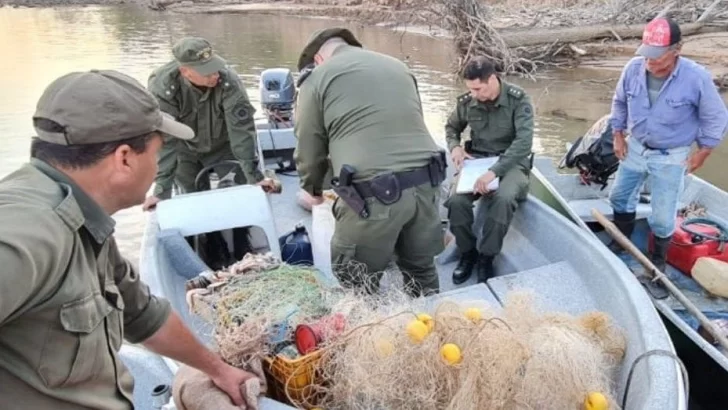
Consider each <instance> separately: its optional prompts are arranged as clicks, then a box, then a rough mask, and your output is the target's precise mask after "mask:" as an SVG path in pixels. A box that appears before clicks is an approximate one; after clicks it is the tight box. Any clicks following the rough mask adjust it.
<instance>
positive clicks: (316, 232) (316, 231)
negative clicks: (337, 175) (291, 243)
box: [311, 199, 336, 278]
mask: <svg viewBox="0 0 728 410" xmlns="http://www.w3.org/2000/svg"><path fill="white" fill-rule="evenodd" d="M332 205H333V201H332V200H330V199H326V200H325V201H324V202H323V203H321V204H319V205H314V206H313V207H312V209H311V214H312V217H313V221H312V223H311V231H312V232H311V247H312V248H313V263H314V266H316V268H318V269H319V270H320V271H321V272H322V273H323V274H325V275H326V276H327V277H330V278H333V277H334V276H333V273H332V272H331V237H332V236H334V227H335V225H336V220H335V219H334V214H333V213H332Z"/></svg>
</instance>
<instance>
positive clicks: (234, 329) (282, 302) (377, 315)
mask: <svg viewBox="0 0 728 410" xmlns="http://www.w3.org/2000/svg"><path fill="white" fill-rule="evenodd" d="M189 285H190V290H189V295H188V296H189V298H188V300H190V301H191V302H192V303H191V309H192V310H193V312H195V313H197V314H199V315H201V316H203V317H205V318H207V319H208V320H210V321H211V322H213V323H214V324H215V327H216V332H215V337H216V342H217V344H218V345H219V351H220V353H221V355H222V356H223V358H224V359H225V360H226V361H228V362H229V363H231V364H233V365H236V366H240V367H243V366H245V365H246V364H248V363H250V360H251V358H256V357H257V358H260V357H262V356H268V357H275V356H276V355H278V356H281V355H284V356H285V355H286V354H284V353H283V352H282V351H280V350H278V348H277V347H276V346H279V345H281V344H283V345H285V344H286V343H285V342H286V341H288V343H287V345H288V348H292V349H294V350H295V349H296V346H291V345H292V343H291V340H293V339H294V338H295V334H296V333H297V332H296V331H295V329H296V328H297V327H304V326H308V327H309V328H310V329H314V330H313V332H314V333H315V334H316V337H315V340H316V343H317V346H315V350H312V351H307V352H303V351H299V352H296V353H298V354H299V356H296V355H295V354H294V355H292V356H291V359H292V360H293V359H295V358H297V357H298V358H313V359H312V360H305V362H306V365H307V366H310V365H311V363H313V364H315V367H316V369H315V370H316V372H315V373H316V376H315V377H314V376H312V377H311V383H309V384H308V385H307V386H306V388H305V389H300V388H299V389H298V392H297V393H296V395H295V397H293V396H292V395H291V394H290V393H291V392H290V391H289V389H287V387H284V390H285V393H284V397H286V396H287V398H288V400H289V401H290V402H291V404H293V405H296V406H298V407H304V408H311V407H314V406H316V407H320V408H326V409H332V410H333V409H378V410H379V409H418V410H419V409H423V410H429V409H433V410H434V409H451V410H470V409H473V410H488V409H543V410H548V409H554V410H565V409H582V408H583V407H582V406H583V405H584V402H585V399H587V398H590V399H594V398H595V397H596V398H597V399H598V400H603V401H604V402H606V403H610V407H609V408H610V409H616V408H618V404H617V401H616V400H615V399H614V393H613V391H614V390H613V388H614V386H613V385H612V383H613V380H615V377H614V376H615V373H614V372H615V371H616V370H617V369H618V368H619V367H620V365H621V362H622V359H623V357H624V353H625V348H626V341H625V337H624V335H623V334H622V332H621V331H620V330H619V329H618V328H617V327H615V326H614V325H613V323H612V321H611V319H610V318H609V317H608V316H607V315H606V314H604V313H601V312H591V313H586V314H583V315H581V316H578V317H575V316H572V315H568V314H565V313H558V312H549V313H543V312H541V311H539V310H538V309H537V307H536V305H535V302H534V295H532V294H531V293H530V292H526V291H519V292H512V293H511V294H509V295H508V297H507V298H506V302H505V304H504V305H503V306H502V307H500V306H490V305H488V304H487V302H485V301H484V300H476V301H469V302H455V301H452V300H448V299H443V300H439V299H438V301H432V300H429V299H424V298H417V299H412V298H410V297H409V296H407V294H406V293H405V292H404V291H403V290H402V289H400V288H399V287H392V288H388V289H386V290H382V291H381V292H380V293H378V294H376V295H366V294H362V293H359V292H355V291H352V290H344V289H341V288H339V287H330V284H329V283H327V282H326V281H323V280H322V279H321V278H320V277H319V275H318V272H317V271H316V270H315V269H313V268H309V267H301V266H290V265H286V264H284V263H281V262H280V261H279V260H277V259H275V258H273V257H272V256H270V255H253V254H249V255H247V256H246V258H245V259H243V260H242V261H241V262H239V263H238V264H236V265H233V266H232V267H231V268H229V269H227V270H226V271H223V272H217V273H215V274H213V275H209V274H208V276H207V279H205V280H200V279H199V278H197V279H195V280H192V281H190V283H189ZM195 286H201V287H195ZM425 312H427V313H425ZM299 325H301V326H299ZM299 350H300V346H299ZM311 352H313V353H315V355H311V354H309V355H306V354H307V353H311ZM288 363H289V364H290V363H293V362H288ZM295 377H296V376H295V375H292V374H289V375H288V380H279V382H281V383H282V384H283V385H284V386H286V385H287V384H288V383H290V382H291V381H292V380H291V379H294V378H295ZM298 387H300V386H298ZM302 392H303V393H302ZM595 395H596V396H595Z"/></svg>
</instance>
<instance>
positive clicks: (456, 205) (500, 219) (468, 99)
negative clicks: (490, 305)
mask: <svg viewBox="0 0 728 410" xmlns="http://www.w3.org/2000/svg"><path fill="white" fill-rule="evenodd" d="M463 78H464V80H465V84H466V85H467V87H468V89H469V91H468V93H466V94H463V95H461V96H460V97H458V100H457V104H456V106H455V110H454V111H453V112H452V114H450V117H449V118H448V120H447V125H446V126H445V132H446V138H447V145H448V148H449V150H450V155H452V160H453V163H454V164H455V166H456V167H457V168H458V169H461V168H462V164H463V161H464V160H466V159H470V158H481V157H493V156H498V159H497V161H496V162H495V164H494V165H493V166H492V167H491V168H490V170H489V171H488V172H486V173H485V174H483V175H482V176H481V177H480V178H478V180H477V182H476V183H475V186H474V187H473V193H472V194H454V195H452V196H451V197H450V198H448V200H447V201H446V206H447V208H448V210H449V219H450V231H451V232H452V233H453V235H454V236H455V240H456V243H457V247H458V250H459V251H460V253H461V258H460V262H459V263H458V265H457V267H456V268H455V271H454V272H453V278H452V280H453V283H455V284H460V283H463V282H465V281H466V280H468V278H469V277H470V275H471V274H472V272H473V269H474V268H475V266H476V264H477V266H478V281H479V282H484V281H486V280H487V279H488V278H490V277H492V276H493V275H494V272H493V259H494V257H495V256H496V255H498V253H500V251H501V247H502V246H503V238H504V237H505V235H506V233H507V232H508V226H509V225H510V223H511V220H512V219H513V213H514V212H515V210H516V208H517V206H518V202H519V201H522V200H523V199H525V198H526V195H527V194H528V177H529V174H530V170H531V160H532V157H531V148H532V143H533V106H532V104H531V99H530V98H529V97H528V95H526V93H525V92H524V91H523V89H521V88H519V87H517V86H516V85H513V84H509V83H507V82H506V81H503V80H502V79H500V78H499V77H498V75H496V73H495V67H494V66H493V63H492V62H490V61H489V60H487V59H486V58H484V57H476V58H473V59H472V60H471V61H469V62H468V63H467V65H466V66H465V68H464V70H463ZM468 125H469V126H470V142H469V143H466V144H465V145H466V146H465V147H463V146H461V144H460V142H461V139H460V134H461V133H462V132H463V130H465V127H466V126H468ZM495 178H498V179H499V186H498V188H497V189H496V190H494V191H489V190H488V187H489V185H490V183H491V182H493V180H494V179H495ZM479 198H480V199H481V201H482V203H481V206H480V207H479V208H478V209H479V210H480V212H482V213H483V214H484V215H483V216H484V218H483V219H484V221H485V223H484V224H483V227H482V231H481V234H482V238H481V243H480V246H477V240H476V236H475V234H474V232H473V221H474V216H473V202H474V201H475V200H477V199H479Z"/></svg>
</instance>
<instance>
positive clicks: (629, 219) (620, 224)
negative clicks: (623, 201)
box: [608, 212, 637, 253]
mask: <svg viewBox="0 0 728 410" xmlns="http://www.w3.org/2000/svg"><path fill="white" fill-rule="evenodd" d="M635 216H637V213H636V212H626V213H622V212H614V225H616V226H617V229H619V231H620V232H622V234H623V235H624V236H626V237H627V239H630V237H631V236H632V232H633V231H634V224H635ZM608 247H609V250H610V251H612V252H614V253H620V252H622V251H624V248H622V245H620V244H619V242H617V241H616V240H614V239H612V242H610V243H609V245H608Z"/></svg>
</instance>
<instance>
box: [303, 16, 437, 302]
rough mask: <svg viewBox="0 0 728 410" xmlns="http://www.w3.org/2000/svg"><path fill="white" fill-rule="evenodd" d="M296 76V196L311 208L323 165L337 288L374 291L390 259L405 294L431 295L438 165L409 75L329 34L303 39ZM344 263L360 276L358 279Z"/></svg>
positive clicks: (344, 33)
mask: <svg viewBox="0 0 728 410" xmlns="http://www.w3.org/2000/svg"><path fill="white" fill-rule="evenodd" d="M312 67H313V68H312ZM298 68H299V70H303V71H308V72H309V73H308V75H307V77H306V78H304V79H303V81H302V82H301V81H299V83H300V88H299V94H298V101H297V104H298V106H297V113H296V118H297V119H296V122H295V133H296V137H297V138H298V144H297V146H296V151H295V159H296V165H297V168H298V173H299V175H300V178H301V187H302V188H303V189H304V190H305V191H306V192H308V193H309V194H310V195H312V196H313V197H316V198H318V201H319V202H320V201H321V199H320V197H321V195H322V192H321V191H322V187H323V185H324V176H325V174H326V172H327V170H328V167H329V166H328V161H327V159H328V158H329V157H330V159H331V164H332V166H333V172H334V174H335V175H338V180H337V182H336V183H335V184H334V185H335V188H334V190H335V191H336V192H337V194H338V195H339V199H337V200H336V202H335V203H334V206H333V214H334V217H335V219H336V227H335V229H334V235H333V238H332V240H331V258H332V265H333V267H334V273H335V274H336V276H337V277H338V279H339V281H340V282H341V283H342V285H344V286H355V287H361V288H363V289H364V290H366V291H368V292H376V291H377V290H378V287H379V281H380V279H381V276H382V272H383V271H384V269H385V268H386V267H387V265H388V264H389V263H390V262H391V261H392V260H393V259H395V255H396V262H397V265H398V266H399V268H400V270H401V271H402V273H403V275H404V276H405V279H406V280H405V283H406V284H407V285H409V286H408V291H409V293H410V294H412V295H413V296H418V295H422V294H429V293H436V292H438V291H439V281H438V275H437V270H436V268H435V264H434V257H435V256H436V255H437V254H438V253H440V252H441V251H442V249H443V231H442V228H441V224H440V216H439V210H438V207H439V204H440V184H441V182H442V180H443V179H444V177H445V167H446V166H447V165H446V161H445V156H444V154H445V153H444V152H443V151H442V150H440V149H439V147H438V146H437V144H436V143H435V142H434V140H433V139H432V137H431V136H430V133H429V132H428V130H427V127H426V126H425V122H424V118H423V114H422V105H421V102H420V97H419V93H418V90H417V83H416V80H415V77H414V75H413V74H412V72H411V71H410V70H409V68H408V67H407V66H406V65H405V64H404V63H402V62H401V61H399V60H397V59H395V58H392V57H390V56H386V55H384V54H380V53H377V52H374V51H369V50H364V49H363V48H362V46H361V43H360V42H359V41H357V40H356V38H354V36H353V34H352V33H351V32H350V31H349V30H347V29H344V28H338V27H337V28H329V29H326V30H320V31H318V32H316V33H314V35H313V36H311V38H310V40H309V41H308V44H307V45H306V46H305V47H304V49H303V52H302V53H301V56H300V58H299V60H298ZM302 74H303V73H302ZM301 77H304V76H303V75H302V76H301ZM330 101H335V102H336V104H332V103H330ZM349 262H359V263H363V264H364V265H365V266H366V267H367V272H366V273H365V274H364V275H363V276H357V275H358V274H357V273H356V272H355V270H352V269H351V265H350V263H349ZM347 265H348V266H347Z"/></svg>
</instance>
